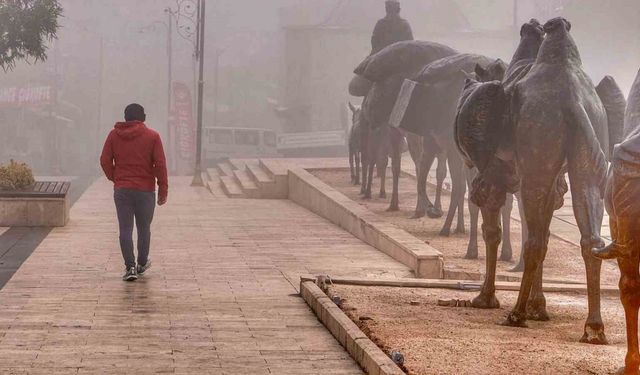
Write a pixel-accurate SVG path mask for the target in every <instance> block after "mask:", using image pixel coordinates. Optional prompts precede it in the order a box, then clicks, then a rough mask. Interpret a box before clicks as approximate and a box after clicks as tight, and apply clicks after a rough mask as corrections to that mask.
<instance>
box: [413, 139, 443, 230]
mask: <svg viewBox="0 0 640 375" xmlns="http://www.w3.org/2000/svg"><path fill="white" fill-rule="evenodd" d="M435 156H436V154H435V152H434V147H433V144H432V143H430V142H429V140H428V139H427V138H425V139H424V140H423V150H422V156H421V158H420V162H419V163H417V164H416V178H417V188H418V203H417V204H416V211H415V213H414V214H413V216H412V219H419V218H421V217H424V216H425V215H427V214H428V215H429V217H431V218H434V217H432V216H431V215H432V214H434V212H433V204H432V203H431V201H430V200H429V197H428V196H427V176H428V175H429V170H430V169H431V166H432V165H433V160H434V159H435ZM440 216H442V214H441V215H440ZM440 216H437V217H440Z"/></svg>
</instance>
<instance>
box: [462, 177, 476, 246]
mask: <svg viewBox="0 0 640 375" xmlns="http://www.w3.org/2000/svg"><path fill="white" fill-rule="evenodd" d="M477 174H478V170H477V169H475V168H467V169H466V171H465V175H466V177H467V187H468V188H469V190H471V184H472V183H473V179H474V178H475V177H476V175H477ZM479 214H480V207H478V206H476V205H475V204H474V203H473V202H471V201H469V221H470V223H469V244H468V245H467V254H466V255H465V256H464V258H465V259H478V215H479Z"/></svg>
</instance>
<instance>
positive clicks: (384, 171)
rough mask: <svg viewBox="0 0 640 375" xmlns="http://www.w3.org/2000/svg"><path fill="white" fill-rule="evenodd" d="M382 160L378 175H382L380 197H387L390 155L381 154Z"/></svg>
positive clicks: (379, 164) (379, 163)
mask: <svg viewBox="0 0 640 375" xmlns="http://www.w3.org/2000/svg"><path fill="white" fill-rule="evenodd" d="M379 160H380V161H379V162H378V168H377V170H378V177H380V194H379V196H380V198H383V199H384V198H386V197H387V190H386V185H387V166H388V165H389V157H388V156H387V155H384V156H382V155H380V159H379Z"/></svg>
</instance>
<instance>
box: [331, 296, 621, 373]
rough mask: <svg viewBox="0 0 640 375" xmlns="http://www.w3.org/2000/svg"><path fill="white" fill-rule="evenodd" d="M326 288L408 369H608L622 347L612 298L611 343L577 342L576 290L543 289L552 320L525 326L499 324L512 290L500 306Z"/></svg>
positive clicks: (580, 306) (582, 306)
mask: <svg viewBox="0 0 640 375" xmlns="http://www.w3.org/2000/svg"><path fill="white" fill-rule="evenodd" d="M329 294H330V295H333V294H337V295H339V296H340V297H341V298H343V300H344V302H343V310H345V312H346V313H347V315H349V316H350V318H351V319H352V320H353V321H354V322H356V324H358V325H359V326H360V328H361V329H362V330H363V331H364V332H365V333H366V334H367V335H368V336H369V337H370V338H371V339H372V340H373V341H374V342H376V343H377V344H378V345H379V346H380V347H381V348H382V349H383V350H384V351H385V352H387V353H389V352H390V351H391V350H400V352H401V353H403V355H404V357H405V371H407V373H408V374H410V375H432V374H474V375H478V374H487V375H488V374H562V375H573V374H610V373H613V372H614V371H615V370H617V369H618V368H619V367H620V366H622V365H623V362H624V355H625V353H626V346H625V333H624V314H623V310H622V307H621V306H620V303H619V301H618V300H617V298H612V297H609V298H604V299H603V301H602V314H603V317H604V319H605V330H606V333H607V337H608V339H609V342H610V345H607V346H595V345H587V344H581V343H579V342H578V340H579V339H580V337H581V335H582V330H583V324H584V319H585V317H586V314H587V306H586V304H587V302H586V301H587V299H586V296H581V295H572V294H557V293H549V294H547V306H548V310H549V313H550V314H551V321H549V322H529V328H526V329H525V328H510V327H502V326H499V325H497V324H496V323H497V322H499V321H500V320H502V319H504V317H505V316H506V315H507V313H508V311H509V310H510V309H511V308H512V307H513V305H514V304H515V300H516V298H517V294H516V293H513V292H498V299H499V300H500V302H501V304H502V307H501V308H500V309H497V310H476V309H472V308H461V307H440V306H437V300H438V299H439V298H446V299H453V298H457V299H471V298H473V296H474V295H475V293H470V292H462V291H454V290H442V289H417V288H416V289H413V288H411V289H410V288H390V287H357V286H345V285H334V286H332V287H331V290H330V293H329ZM412 302H413V303H414V304H415V303H419V304H418V305H412Z"/></svg>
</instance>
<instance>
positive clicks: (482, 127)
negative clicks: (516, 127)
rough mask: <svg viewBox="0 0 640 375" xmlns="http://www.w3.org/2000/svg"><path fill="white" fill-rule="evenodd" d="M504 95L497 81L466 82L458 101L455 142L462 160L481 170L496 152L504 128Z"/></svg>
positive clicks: (505, 105)
mask: <svg viewBox="0 0 640 375" xmlns="http://www.w3.org/2000/svg"><path fill="white" fill-rule="evenodd" d="M507 105H508V102H507V96H506V94H505V92H504V89H503V86H502V83H501V82H500V81H492V82H484V83H480V82H475V81H472V80H469V81H467V83H466V86H465V89H464V91H463V92H462V95H461V97H460V101H459V103H458V113H457V116H456V121H455V130H454V132H455V133H454V135H455V141H456V145H457V146H458V150H459V151H460V153H461V154H462V156H463V158H464V159H465V163H466V164H467V165H469V166H474V167H476V168H478V170H480V172H481V173H482V172H483V171H484V170H485V169H486V168H487V166H488V164H489V161H490V160H491V158H492V157H493V156H494V155H495V154H496V152H497V151H498V147H499V146H500V143H501V141H502V135H503V134H504V127H505V112H506V108H507Z"/></svg>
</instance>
